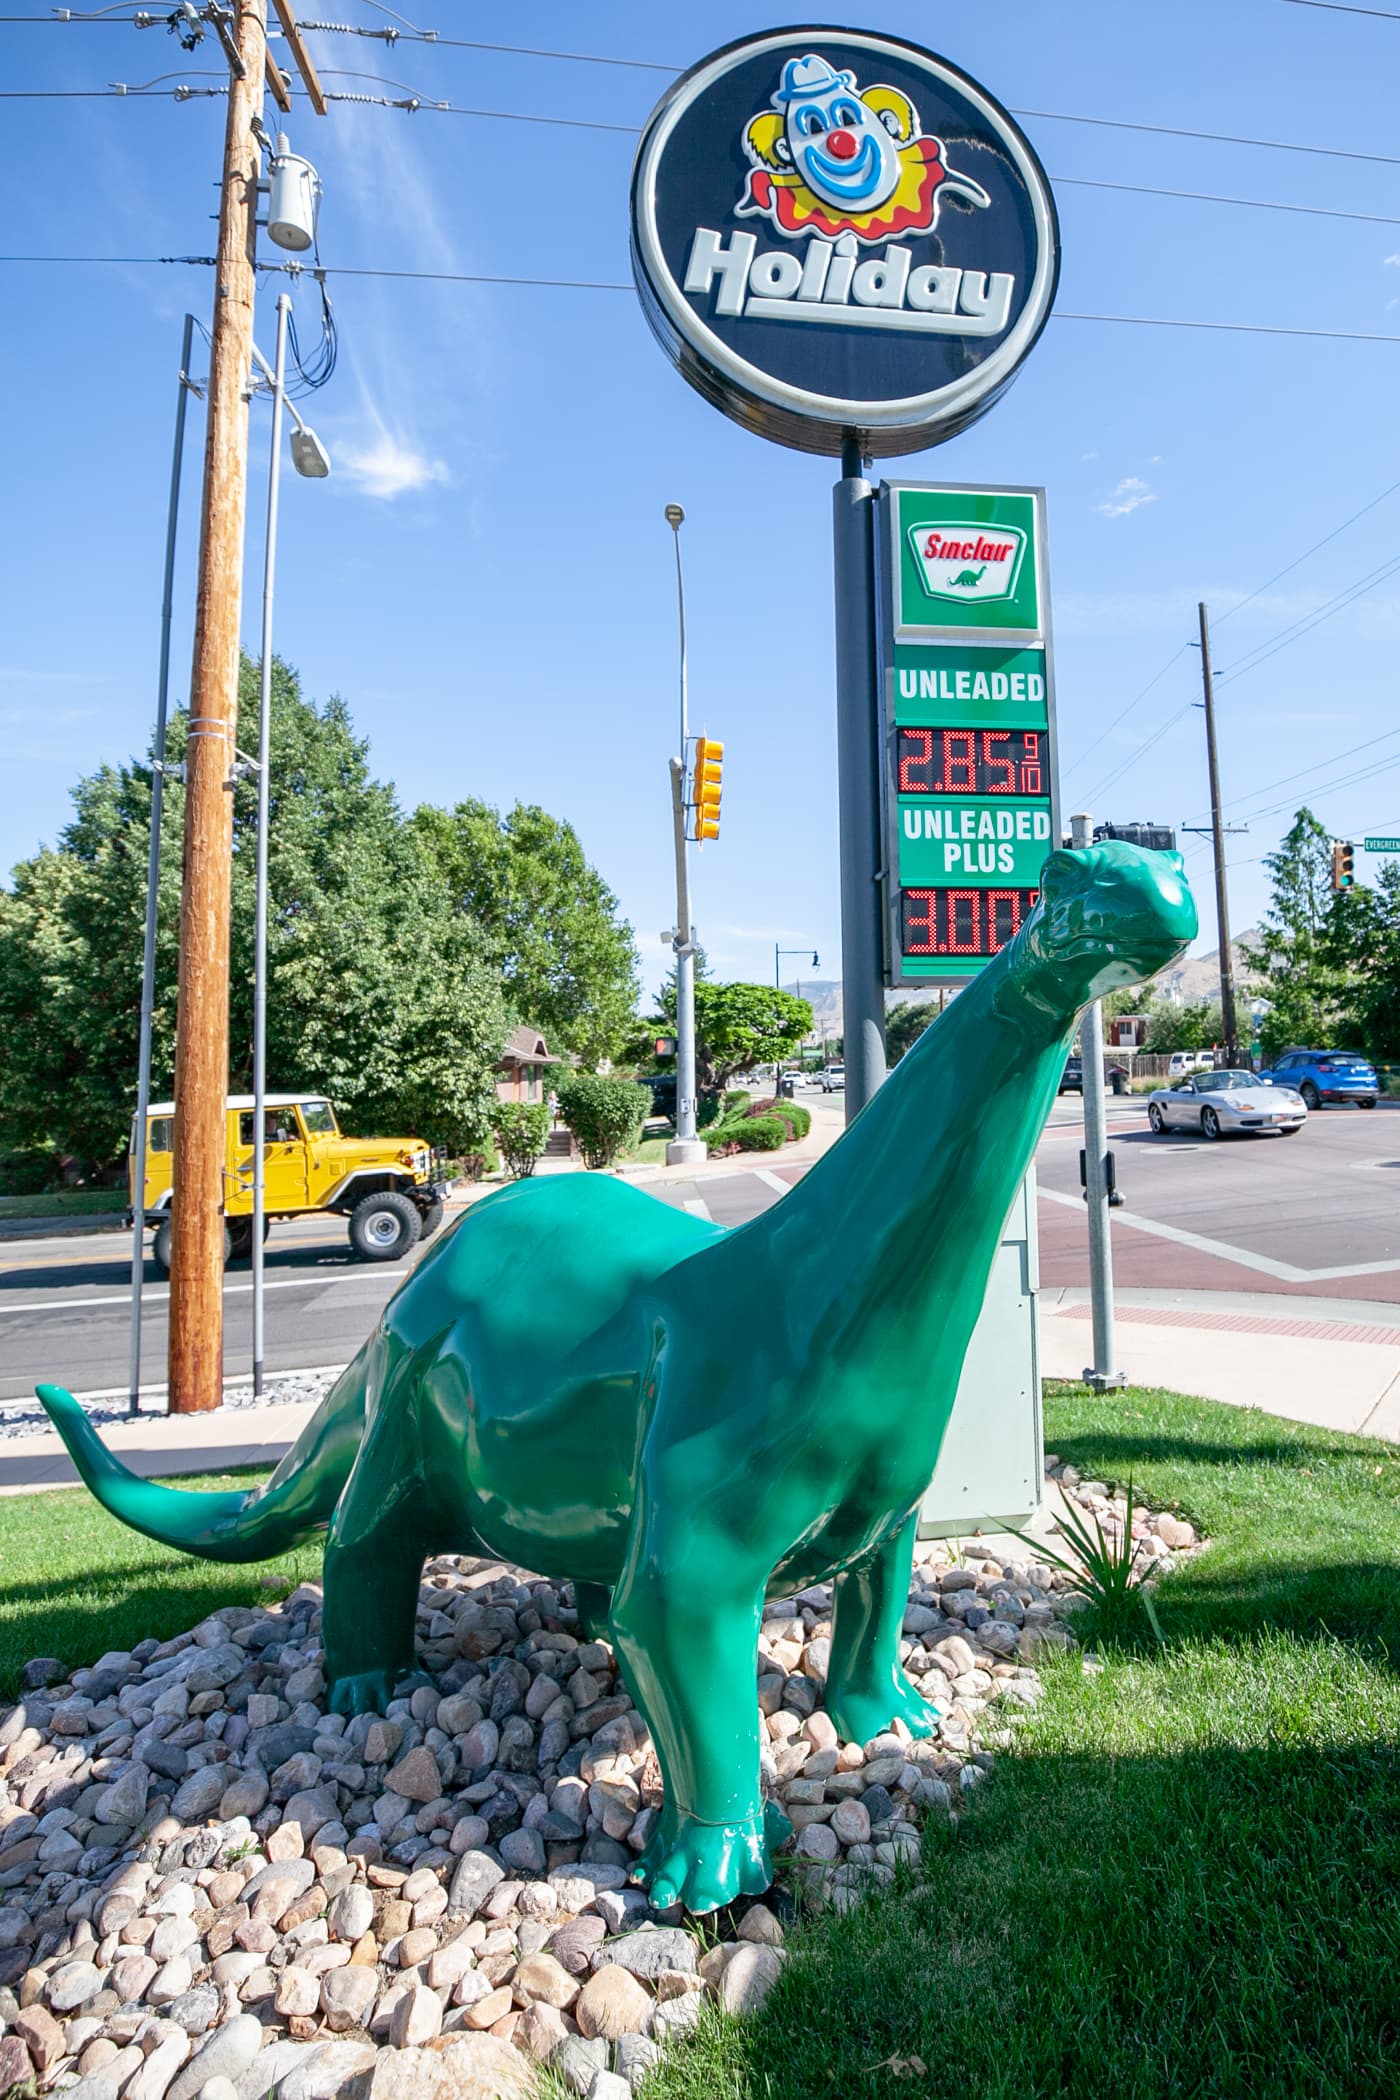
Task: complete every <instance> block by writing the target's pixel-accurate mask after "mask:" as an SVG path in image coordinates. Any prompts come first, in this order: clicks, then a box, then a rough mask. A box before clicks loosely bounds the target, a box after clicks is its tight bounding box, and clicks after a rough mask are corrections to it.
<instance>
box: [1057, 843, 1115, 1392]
mask: <svg viewBox="0 0 1400 2100" xmlns="http://www.w3.org/2000/svg"><path fill="white" fill-rule="evenodd" d="M1069 824H1070V842H1071V844H1072V845H1074V846H1076V847H1083V846H1091V845H1092V844H1093V842H1094V833H1093V826H1092V823H1091V822H1090V819H1089V818H1088V817H1087V816H1074V817H1071V818H1070V820H1069ZM1079 1049H1080V1060H1079V1071H1080V1083H1081V1085H1082V1087H1083V1100H1084V1199H1085V1205H1086V1207H1087V1209H1088V1212H1089V1310H1090V1314H1091V1316H1092V1319H1093V1337H1094V1361H1093V1362H1092V1363H1091V1364H1089V1365H1088V1366H1087V1367H1086V1369H1085V1372H1084V1383H1085V1385H1087V1386H1092V1388H1093V1390H1094V1391H1095V1392H1096V1393H1106V1392H1109V1391H1111V1390H1112V1389H1113V1388H1114V1387H1115V1386H1120V1385H1126V1384H1127V1382H1128V1381H1127V1376H1126V1374H1125V1373H1124V1372H1122V1371H1120V1370H1119V1368H1118V1344H1117V1339H1116V1337H1115V1335H1114V1331H1113V1240H1112V1236H1111V1234H1110V1231H1109V1221H1108V1208H1109V1205H1108V1197H1109V1179H1108V1173H1109V1169H1108V1104H1107V1101H1106V1100H1105V1097H1104V1072H1103V1004H1102V1002H1101V1001H1100V1000H1098V999H1095V1000H1094V1001H1093V1002H1092V1004H1091V1005H1089V1006H1088V1007H1086V1008H1085V1011H1084V1015H1083V1018H1082V1019H1081V1021H1080V1023H1079Z"/></svg>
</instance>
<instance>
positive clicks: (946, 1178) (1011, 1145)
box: [764, 939, 1079, 1435]
mask: <svg viewBox="0 0 1400 2100" xmlns="http://www.w3.org/2000/svg"><path fill="white" fill-rule="evenodd" d="M1072 997H1073V995H1072V993H1067V991H1066V988H1065V986H1064V984H1063V982H1062V981H1061V979H1060V976H1059V974H1058V973H1056V972H1054V971H1052V970H1050V969H1049V968H1048V967H1047V966H1045V965H1044V964H1041V963H1038V962H1037V961H1036V959H1035V958H1034V956H1033V955H1032V954H1031V952H1030V951H1029V950H1028V949H1027V948H1025V947H1024V946H1023V941H1022V939H1018V940H1017V941H1016V942H1015V943H1013V944H1012V945H1011V946H1010V947H1009V948H1007V949H1005V950H1003V952H1002V954H1001V955H1000V956H999V957H998V958H997V959H996V961H995V962H994V963H992V964H991V965H989V967H988V968H987V970H986V971H985V972H984V974H983V975H982V976H981V977H980V978H979V979H977V980H976V981H975V982H974V983H973V984H972V985H971V986H969V987H968V989H967V990H966V991H964V992H962V993H960V994H959V996H958V998H957V999H956V1000H954V1002H953V1004H952V1005H951V1006H950V1007H949V1008H948V1010H947V1012H946V1013H944V1014H943V1015H942V1016H941V1017H940V1018H939V1019H938V1020H937V1021H936V1022H934V1023H933V1025H932V1026H931V1027H930V1028H929V1029H927V1030H926V1031H925V1033H924V1035H923V1036H921V1037H920V1039H919V1040H918V1042H917V1043H916V1044H915V1045H914V1047H913V1048H912V1049H911V1050H910V1051H909V1052H908V1053H907V1055H906V1056H905V1057H904V1058H903V1059H902V1060H901V1062H900V1063H899V1064H898V1065H897V1066H896V1067H895V1069H894V1071H893V1072H892V1073H891V1074H890V1076H889V1078H888V1079H887V1080H886V1081H885V1083H884V1085H883V1086H882V1087H881V1088H880V1090H879V1092H878V1093H877V1094H876V1095H875V1097H874V1099H873V1100H872V1101H871V1102H870V1103H869V1104H868V1105H867V1107H866V1108H865V1109H864V1111H863V1112H862V1113H861V1115H860V1116H859V1117H858V1119H857V1120H856V1122H855V1123H854V1124H853V1125H852V1126H851V1128H850V1129H849V1130H848V1131H847V1132H846V1134H845V1136H844V1137H843V1138H842V1139H841V1140H840V1142H839V1143H838V1144H837V1145H835V1146H834V1147H833V1148H832V1150H831V1151H830V1152H829V1153H827V1154H826V1156H825V1157H824V1158H823V1159H821V1160H820V1161H819V1162H818V1163H817V1165H816V1166H815V1167H813V1169H812V1170H811V1172H810V1173H809V1174H808V1175H807V1176H806V1177H805V1178H804V1180H803V1181H802V1182H800V1183H799V1184H798V1186H797V1187H796V1188H795V1189H794V1190H793V1192H792V1194H791V1195H790V1196H788V1197H786V1198H785V1199H784V1201H783V1202H782V1203H780V1204H778V1205H777V1206H776V1207H775V1208H774V1209H773V1210H772V1211H770V1212H768V1213H767V1217H766V1220H765V1221H764V1222H765V1223H766V1224H767V1226H768V1230H769V1233H770V1234H771V1241H772V1251H773V1255H774V1257H775V1259H776V1261H777V1262H778V1263H779V1264H780V1266H781V1268H782V1271H783V1274H784V1276H785V1278H786V1279H788V1281H789V1282H790V1283H791V1286H792V1288H791V1290H790V1291H789V1292H788V1293H787V1294H786V1295H787V1299H788V1305H789V1308H790V1319H792V1320H796V1321H798V1322H800V1321H802V1320H803V1318H804V1317H806V1314H805V1310H804V1309H805V1308H806V1307H810V1308H811V1312H810V1321H811V1330H810V1333H809V1336H808V1345H809V1349H810V1351H811V1352H812V1354H813V1355H814V1356H816V1357H817V1358H818V1360H820V1361H821V1362H823V1363H825V1364H829V1365H830V1367H831V1369H832V1370H833V1371H834V1372H835V1373H836V1375H837V1377H838V1379H839V1378H840V1377H841V1376H842V1374H843V1372H844V1371H846V1370H849V1372H850V1373H851V1374H852V1378H853V1381H854V1385H855V1387H856V1388H858V1389H859V1391H860V1393H861V1394H862V1395H864V1396H868V1395H869V1394H870V1392H871V1391H872V1389H873V1388H874V1387H875V1386H876V1385H882V1386H883V1387H884V1389H885V1390H886V1391H895V1392H898V1394H899V1396H900V1398H901V1400H902V1401H903V1402H904V1403H905V1404H906V1405H907V1406H909V1407H910V1408H911V1409H912V1410H913V1411H914V1413H915V1414H917V1413H918V1412H919V1404H920V1398H921V1396H926V1397H927V1400H928V1404H929V1406H930V1407H931V1408H935V1409H936V1408H937V1406H938V1403H939V1395H940V1389H941V1387H942V1385H943V1384H944V1383H946V1381H945V1380H944V1379H942V1378H941V1377H940V1372H941V1371H946V1372H947V1373H948V1375H949V1376H950V1377H953V1378H955V1377H956V1375H957V1371H958V1370H959V1368H960V1367H961V1363H962V1357H963V1352H964V1350H965V1348H966V1344H967V1340H968V1338H969V1336H970V1335H971V1332H972V1328H973V1326H974V1325H975V1323H976V1319H977V1315H978V1312H979V1311H980V1309H981V1304H982V1298H983V1294H984V1290H985V1286H986V1280H987V1276H988V1273H989V1271H990V1268H991V1264H992V1261H993V1259H994V1256H995V1250H996V1246H997V1244H998V1241H999V1239H1000V1236H1001V1233H1002V1230H1003V1228H1004V1226H1005V1223H1006V1218H1007V1215H1008V1212H1009V1211H1010V1209H1011V1205H1012V1202H1013V1200H1014V1198H1015V1195H1016V1191H1017V1189H1018V1187H1019V1186H1020V1183H1021V1180H1022V1178H1023V1176H1024V1175H1025V1173H1026V1170H1027V1168H1028V1167H1029V1165H1030V1163H1031V1159H1032V1156H1033V1154H1034V1151H1035V1146H1036V1142H1037V1140H1038V1139H1039V1137H1040V1133H1041V1130H1042V1128H1043V1126H1044V1123H1045V1119H1046V1116H1047V1115H1048V1113H1049V1108H1050V1104H1051V1102H1052V1101H1053V1099H1054V1097H1055V1092H1056V1089H1057V1087H1058V1084H1059V1079H1060V1075H1061V1072H1062V1071H1063V1068H1064V1058H1065V1052H1066V1049H1067V1047H1068V1044H1069V1042H1070V1040H1071V1039H1072V1036H1073V1031H1074V1027H1075V1024H1076V1021H1077V1018H1078V1013H1079V1005H1078V1002H1077V1001H1075V1002H1074V1003H1070V1001H1071V999H1072ZM913 1428H914V1425H913V1424H912V1423H911V1430H913ZM935 1433H936V1435H941V1419H940V1421H939V1423H938V1427H937V1430H936V1432H935Z"/></svg>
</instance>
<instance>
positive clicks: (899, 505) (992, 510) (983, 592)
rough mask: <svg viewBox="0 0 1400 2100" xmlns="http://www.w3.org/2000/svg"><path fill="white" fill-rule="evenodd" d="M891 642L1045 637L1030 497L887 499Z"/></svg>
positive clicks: (956, 493)
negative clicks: (891, 585)
mask: <svg viewBox="0 0 1400 2100" xmlns="http://www.w3.org/2000/svg"><path fill="white" fill-rule="evenodd" d="M888 500H889V540H888V545H889V568H890V574H891V578H892V581H893V583H894V601H895V602H894V612H895V620H896V633H897V638H898V639H900V640H902V641H913V640H918V639H921V638H927V639H929V640H934V639H942V638H945V637H946V638H947V639H948V640H953V639H955V638H956V637H957V636H959V635H965V636H967V637H969V638H974V637H975V638H978V639H980V640H982V641H986V642H993V641H1006V642H1013V641H1015V642H1025V641H1028V640H1030V639H1032V638H1033V637H1038V636H1039V635H1040V634H1041V633H1042V631H1043V617H1042V616H1043V613H1044V609H1045V605H1046V602H1047V597H1046V593H1045V590H1044V587H1043V580H1042V577H1041V573H1040V571H1041V565H1042V563H1043V560H1044V547H1043V544H1042V536H1041V532H1040V512H1039V508H1038V505H1037V501H1036V495H1035V491H1034V490H1032V489H969V488H952V487H949V488H921V487H917V486H914V485H911V484H910V483H908V482H905V483H903V484H901V485H900V486H898V487H894V488H891V489H890V490H889V491H888Z"/></svg>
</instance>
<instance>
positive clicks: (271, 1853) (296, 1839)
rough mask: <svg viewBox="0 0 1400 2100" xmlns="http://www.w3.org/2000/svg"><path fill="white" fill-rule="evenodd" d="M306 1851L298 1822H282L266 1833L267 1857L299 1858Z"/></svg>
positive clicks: (281, 1858) (280, 1858) (277, 1858)
mask: <svg viewBox="0 0 1400 2100" xmlns="http://www.w3.org/2000/svg"><path fill="white" fill-rule="evenodd" d="M305 1851H306V1840H305V1838H304V1837H303V1836H302V1834H301V1825H300V1823H282V1824H279V1825H278V1827H277V1829H276V1830H270V1831H269V1832H268V1835H267V1856H268V1858H269V1859H274V1860H284V1859H301V1858H302V1857H303V1855H304V1854H305Z"/></svg>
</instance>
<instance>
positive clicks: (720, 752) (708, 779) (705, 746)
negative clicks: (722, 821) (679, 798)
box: [690, 736, 724, 844]
mask: <svg viewBox="0 0 1400 2100" xmlns="http://www.w3.org/2000/svg"><path fill="white" fill-rule="evenodd" d="M723 772H724V746H723V744H721V743H719V742H718V741H717V740H716V738H714V737H705V736H698V737H697V738H696V739H695V769H694V772H693V773H692V775H691V783H690V801H691V807H692V808H693V809H694V811H695V836H696V838H697V839H699V840H700V841H701V843H702V844H703V843H704V841H705V840H706V839H717V838H718V837H719V805H720V792H721V785H722V778H721V776H722V775H723Z"/></svg>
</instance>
